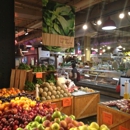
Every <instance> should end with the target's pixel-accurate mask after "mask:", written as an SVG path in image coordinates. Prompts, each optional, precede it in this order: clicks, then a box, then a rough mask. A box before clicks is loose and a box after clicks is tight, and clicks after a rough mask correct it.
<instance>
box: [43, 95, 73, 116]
mask: <svg viewBox="0 0 130 130" xmlns="http://www.w3.org/2000/svg"><path fill="white" fill-rule="evenodd" d="M43 102H51V103H52V106H54V107H57V108H58V109H59V110H60V111H61V112H62V113H64V114H66V115H68V116H69V115H72V114H73V97H72V96H71V97H64V98H59V99H54V100H46V101H43Z"/></svg>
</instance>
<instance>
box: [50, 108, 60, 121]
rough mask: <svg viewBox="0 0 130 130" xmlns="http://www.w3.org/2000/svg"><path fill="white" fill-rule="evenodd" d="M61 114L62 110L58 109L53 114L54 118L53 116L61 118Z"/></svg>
mask: <svg viewBox="0 0 130 130" xmlns="http://www.w3.org/2000/svg"><path fill="white" fill-rule="evenodd" d="M60 116H61V112H60V111H58V110H56V111H54V113H53V114H52V118H53V119H54V118H60Z"/></svg>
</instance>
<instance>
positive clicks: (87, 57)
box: [84, 36, 91, 62]
mask: <svg viewBox="0 0 130 130" xmlns="http://www.w3.org/2000/svg"><path fill="white" fill-rule="evenodd" d="M90 40H91V38H90V37H88V36H84V54H85V59H84V62H86V61H90V54H91V47H90ZM86 49H87V50H86Z"/></svg>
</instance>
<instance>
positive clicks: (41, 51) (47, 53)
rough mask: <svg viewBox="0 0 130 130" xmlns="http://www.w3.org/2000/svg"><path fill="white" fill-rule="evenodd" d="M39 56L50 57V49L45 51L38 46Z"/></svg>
mask: <svg viewBox="0 0 130 130" xmlns="http://www.w3.org/2000/svg"><path fill="white" fill-rule="evenodd" d="M38 52H39V57H50V51H43V50H42V49H41V48H38Z"/></svg>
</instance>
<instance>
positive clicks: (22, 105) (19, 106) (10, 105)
mask: <svg viewBox="0 0 130 130" xmlns="http://www.w3.org/2000/svg"><path fill="white" fill-rule="evenodd" d="M53 112H54V109H53V108H52V107H51V104H49V103H37V102H36V101H33V100H31V99H29V98H26V97H20V98H19V97H16V98H15V99H12V100H11V101H10V102H5V103H1V104H0V130H16V129H17V128H18V127H21V128H25V127H26V125H27V124H28V123H29V122H31V121H33V120H34V118H35V117H36V116H37V115H40V116H46V118H47V117H49V116H50V115H51V114H52V113H53Z"/></svg>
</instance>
